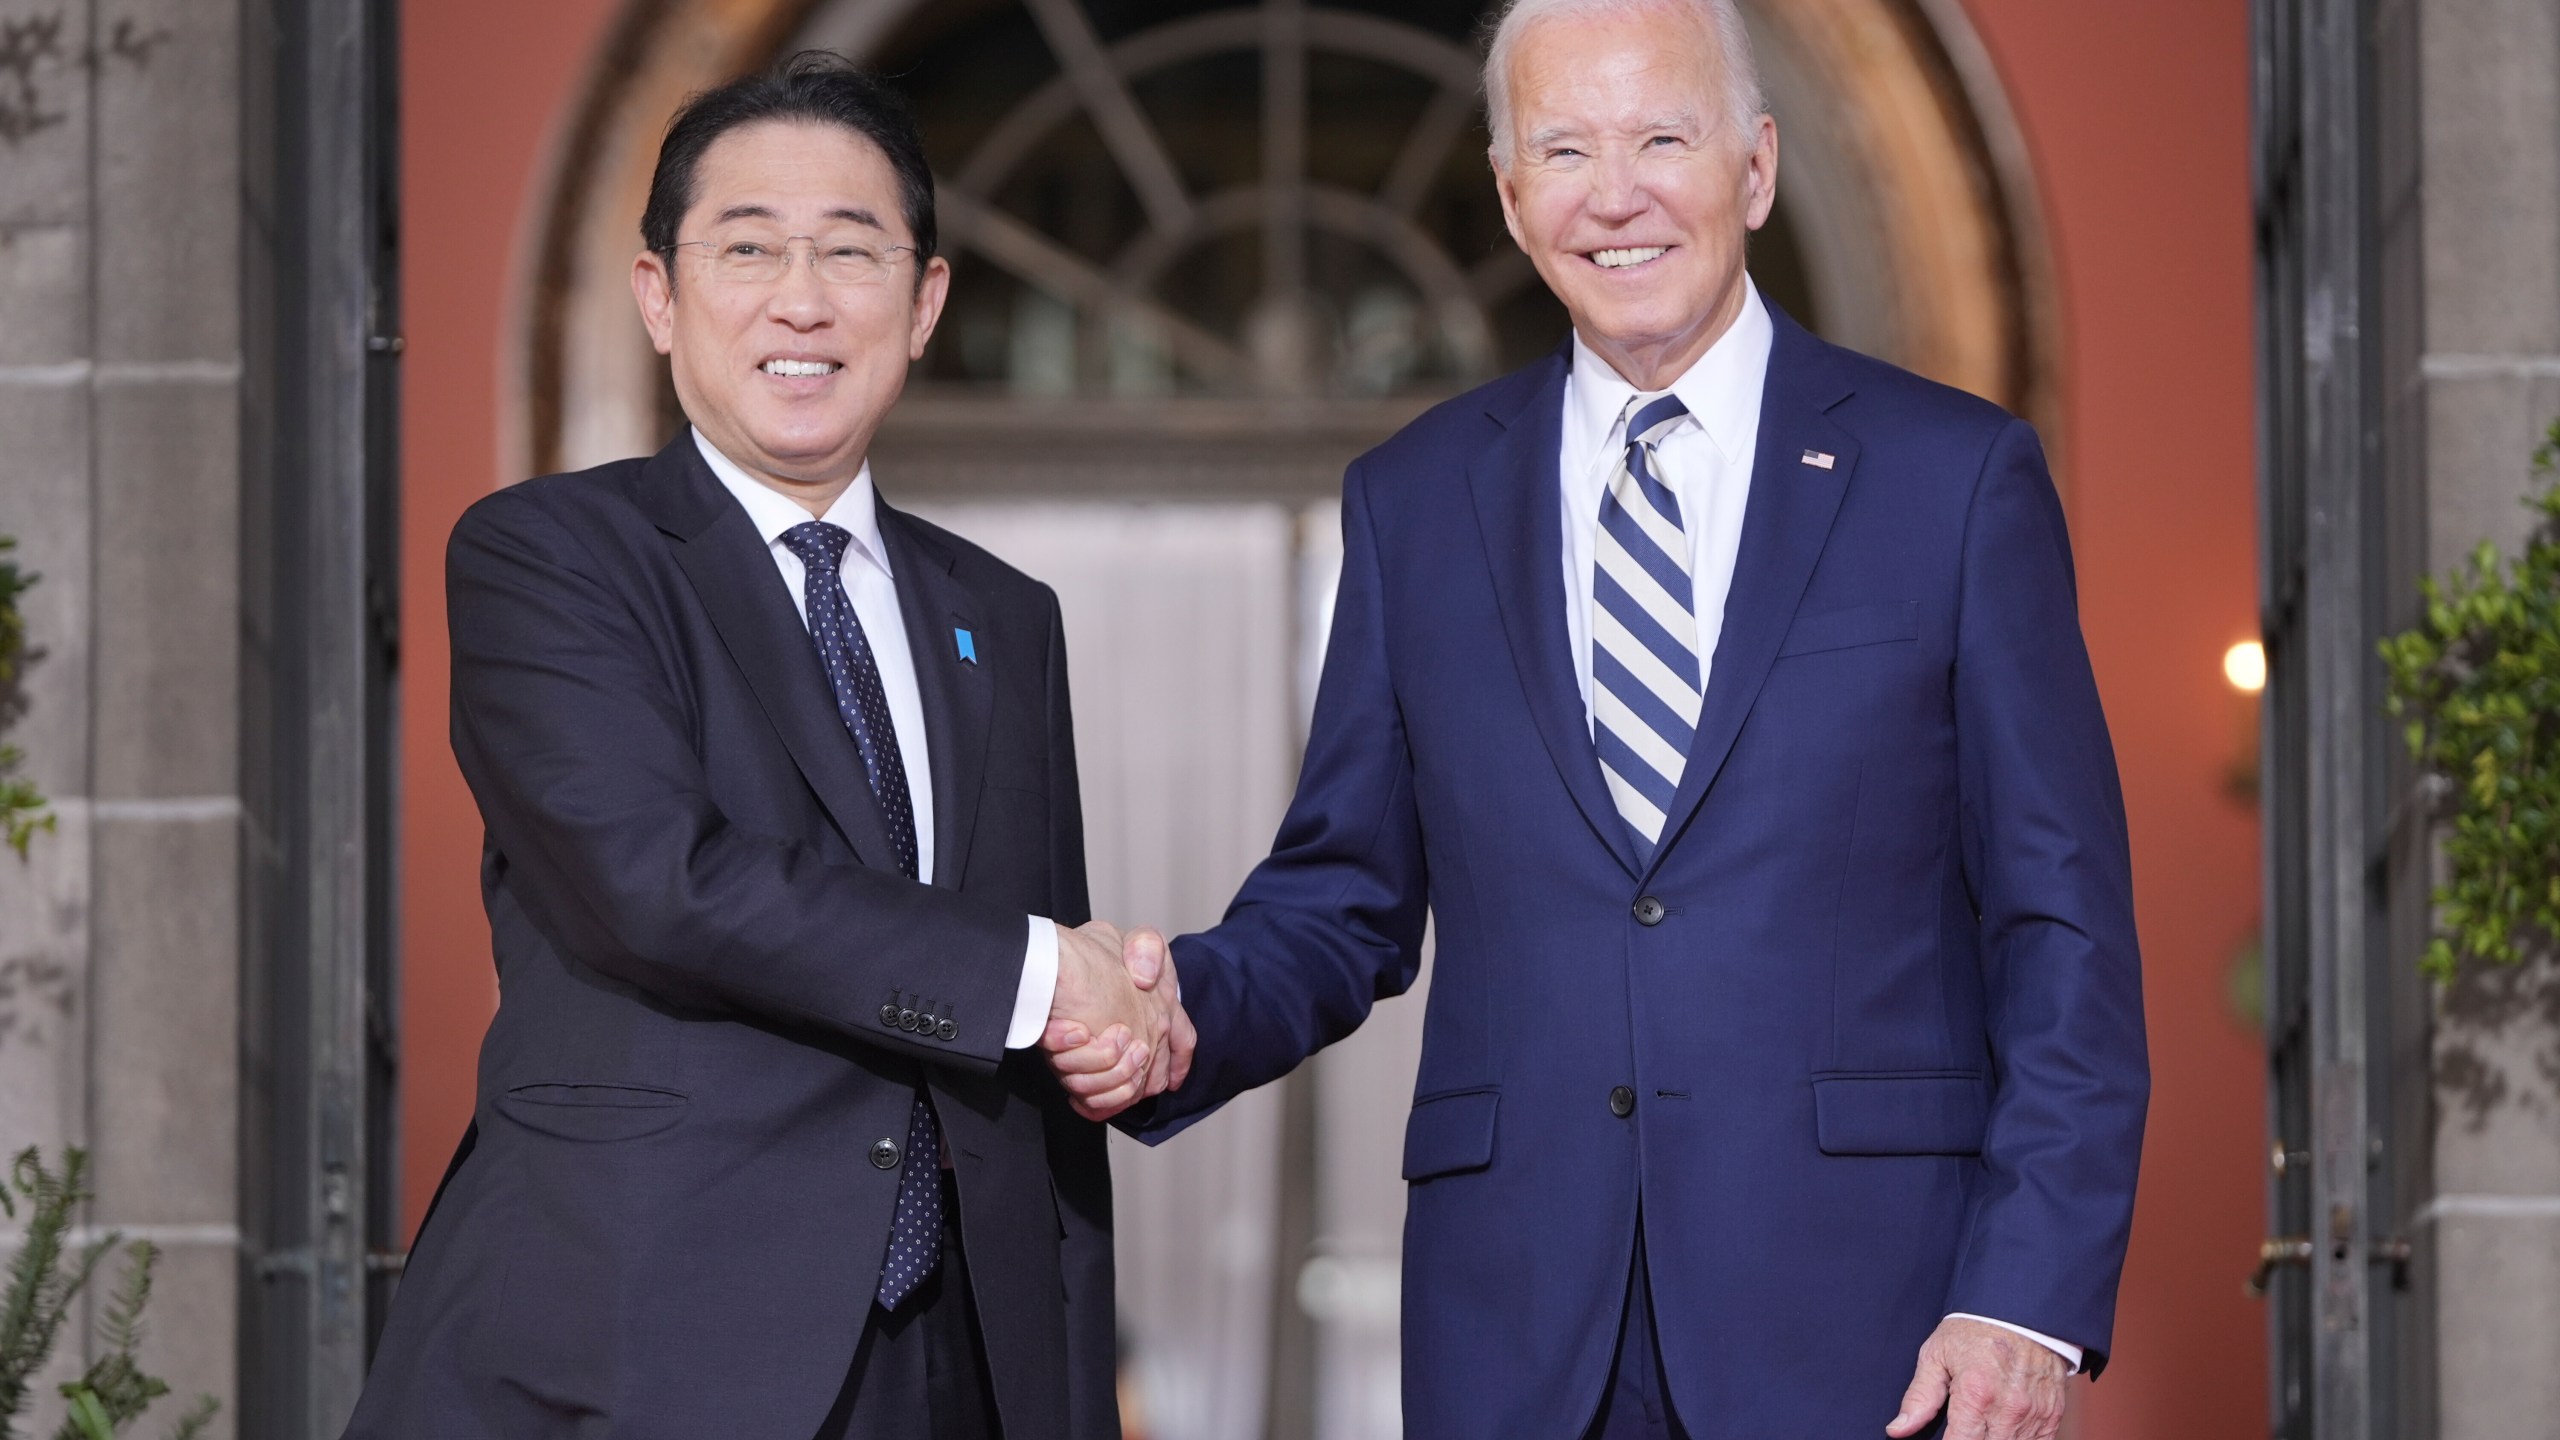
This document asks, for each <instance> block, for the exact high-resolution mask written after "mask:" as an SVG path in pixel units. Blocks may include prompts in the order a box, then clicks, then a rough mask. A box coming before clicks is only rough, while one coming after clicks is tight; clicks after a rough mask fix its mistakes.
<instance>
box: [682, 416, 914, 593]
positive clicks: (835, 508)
mask: <svg viewBox="0 0 2560 1440" xmlns="http://www.w3.org/2000/svg"><path fill="white" fill-rule="evenodd" d="M693 443H694V446H695V448H697V449H699V450H700V451H701V452H702V459H703V463H705V464H707V465H709V466H710V467H711V473H712V474H714V475H716V476H718V477H720V483H721V484H722V485H723V486H725V487H727V488H728V491H729V493H730V494H732V495H735V496H736V497H738V503H739V504H740V505H742V506H744V507H746V512H747V518H748V519H749V520H751V521H753V522H755V527H756V533H757V534H758V535H761V536H763V537H764V543H765V545H766V546H767V547H768V548H770V547H772V546H775V545H779V544H781V543H782V532H783V531H785V530H788V529H790V528H791V527H793V526H795V525H798V524H801V523H803V522H805V521H806V520H808V518H809V512H808V511H806V510H804V509H802V508H801V507H800V505H799V503H798V502H797V501H795V500H793V499H792V498H791V497H790V496H788V495H785V494H783V493H782V492H781V491H779V490H776V489H774V488H773V487H772V486H770V485H767V484H765V483H764V482H763V481H761V480H758V479H756V478H755V477H754V476H752V475H749V474H748V473H747V472H746V471H744V470H741V469H739V468H738V466H737V463H736V462H735V461H733V460H731V459H730V458H729V457H728V456H726V455H723V454H721V453H720V451H719V449H718V447H716V446H714V445H713V444H712V443H711V442H710V440H708V439H707V438H705V437H704V435H703V433H702V428H701V427H700V426H694V427H693ZM818 518H819V519H821V520H823V521H825V522H826V523H828V524H830V525H840V526H842V527H844V528H845V529H846V530H849V531H851V532H852V533H853V543H854V545H855V546H857V547H859V548H860V550H861V551H862V553H863V554H864V555H865V556H867V557H869V558H870V560H871V563H872V564H874V565H877V566H879V567H880V571H881V573H882V574H888V573H889V550H888V547H887V546H885V545H883V544H881V543H880V507H879V503H878V500H877V497H875V496H874V495H873V494H872V490H871V462H870V461H868V460H865V461H863V462H862V471H861V473H860V474H857V475H855V476H854V477H853V483H852V484H850V485H847V486H846V487H844V493H843V494H841V495H838V496H837V497H836V501H835V503H834V504H832V505H830V506H828V507H827V513H826V514H824V515H821V516H819V517H818Z"/></svg>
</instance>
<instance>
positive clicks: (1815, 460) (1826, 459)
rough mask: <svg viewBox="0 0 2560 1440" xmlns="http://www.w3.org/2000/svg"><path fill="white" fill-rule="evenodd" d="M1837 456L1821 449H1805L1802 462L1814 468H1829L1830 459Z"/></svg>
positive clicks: (1832, 459)
mask: <svg viewBox="0 0 2560 1440" xmlns="http://www.w3.org/2000/svg"><path fill="white" fill-rule="evenodd" d="M1837 458H1838V457H1836V456H1834V455H1832V454H1831V453H1829V452H1828V451H1823V450H1807V451H1806V452H1804V463H1806V464H1807V465H1810V466H1812V467H1813V468H1814V469H1816V470H1828V469H1830V468H1831V464H1832V461H1834V460H1835V459H1837Z"/></svg>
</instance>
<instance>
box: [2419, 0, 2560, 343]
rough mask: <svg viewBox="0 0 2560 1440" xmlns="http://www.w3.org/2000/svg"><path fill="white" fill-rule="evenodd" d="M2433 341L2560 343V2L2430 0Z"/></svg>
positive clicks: (2426, 35)
mask: <svg viewBox="0 0 2560 1440" xmlns="http://www.w3.org/2000/svg"><path fill="white" fill-rule="evenodd" d="M2420 33H2421V58H2420V62H2419V63H2420V65H2421V67H2422V73H2421V77H2420V81H2419V93H2420V95H2421V96H2422V97H2423V100H2422V104H2423V105H2424V107H2425V114H2426V118H2425V121H2424V127H2423V128H2424V139H2423V140H2422V142H2421V146H2422V150H2423V154H2424V160H2423V163H2424V165H2425V174H2426V181H2425V184H2426V209H2427V239H2428V243H2427V348H2428V349H2429V350H2432V351H2438V352H2451V353H2462V354H2488V355H2496V354H2527V355H2534V354H2539V355H2547V354H2552V353H2555V352H2560V185H2556V184H2554V183H2553V181H2552V178H2551V177H2552V176H2554V175H2555V174H2560V65H2555V64H2554V63H2553V58H2552V57H2553V56H2555V55H2560V6H2554V5H2552V4H2551V3H2549V0H2428V3H2427V5H2426V8H2425V11H2424V18H2423V20H2422V23H2421V26H2420Z"/></svg>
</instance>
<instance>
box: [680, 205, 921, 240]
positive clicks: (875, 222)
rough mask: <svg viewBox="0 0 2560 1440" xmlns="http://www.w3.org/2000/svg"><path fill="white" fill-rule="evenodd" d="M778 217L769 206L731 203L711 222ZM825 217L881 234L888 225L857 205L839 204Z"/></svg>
mask: <svg viewBox="0 0 2560 1440" xmlns="http://www.w3.org/2000/svg"><path fill="white" fill-rule="evenodd" d="M780 218H782V217H780V216H778V215H776V214H774V213H773V210H772V208H771V207H770V206H765V205H732V206H730V207H729V208H728V209H726V210H723V211H721V212H720V213H719V214H718V215H716V216H714V217H712V223H713V224H715V225H726V224H728V223H729V222H730V221H732V220H778V219H780ZM826 218H828V219H830V220H843V221H847V222H850V223H852V224H855V225H868V226H870V227H871V228H872V229H874V230H878V231H880V232H881V233H883V234H886V233H887V232H888V229H889V227H888V226H886V225H883V224H881V223H880V217H879V216H877V215H874V214H872V213H871V212H870V211H868V210H865V209H863V208H862V207H861V206H859V205H839V206H837V207H836V208H834V209H832V210H829V211H828V212H827V217H826Z"/></svg>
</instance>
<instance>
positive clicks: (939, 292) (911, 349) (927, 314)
mask: <svg viewBox="0 0 2560 1440" xmlns="http://www.w3.org/2000/svg"><path fill="white" fill-rule="evenodd" d="M950 298H951V262H950V261H948V260H945V259H943V258H942V257H941V256H939V255H936V256H934V257H933V258H932V259H930V260H927V261H926V262H924V274H923V275H922V276H921V277H920V278H919V279H918V281H917V283H916V303H915V309H914V311H913V313H912V314H911V316H910V317H909V320H908V328H907V359H908V361H909V362H910V363H912V362H914V361H917V360H921V359H923V358H924V347H925V342H927V341H929V340H931V339H932V338H933V327H935V326H936V325H939V324H941V323H942V302H943V301H945V300H948V299H950Z"/></svg>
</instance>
